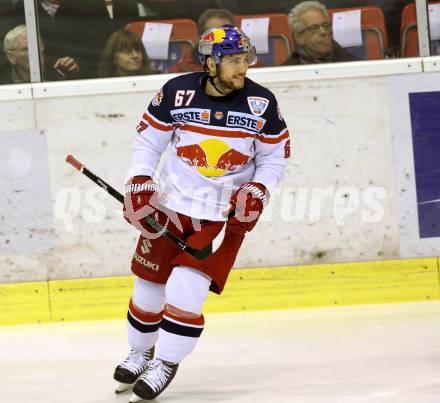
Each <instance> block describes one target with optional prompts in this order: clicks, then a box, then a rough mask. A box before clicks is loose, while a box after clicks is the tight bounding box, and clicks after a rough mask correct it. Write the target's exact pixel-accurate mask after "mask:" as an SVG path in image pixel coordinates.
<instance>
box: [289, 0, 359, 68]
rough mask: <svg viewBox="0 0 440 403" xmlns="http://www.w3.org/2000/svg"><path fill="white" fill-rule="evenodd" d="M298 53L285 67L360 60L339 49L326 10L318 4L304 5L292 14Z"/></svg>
mask: <svg viewBox="0 0 440 403" xmlns="http://www.w3.org/2000/svg"><path fill="white" fill-rule="evenodd" d="M289 23H290V26H291V28H292V31H293V35H294V37H295V42H296V50H295V51H294V52H293V53H292V55H291V56H290V57H289V59H287V60H286V62H284V63H283V65H296V64H313V63H333V62H348V61H355V60H359V59H358V58H357V57H356V56H354V55H352V54H351V53H349V52H348V51H347V50H345V49H344V48H343V47H342V46H340V45H339V44H338V43H337V42H336V41H335V40H334V39H333V34H332V22H331V20H330V18H329V16H328V13H327V9H326V8H325V6H324V5H323V4H321V3H320V2H318V1H303V2H302V3H300V4H298V5H297V6H295V7H294V8H293V9H292V10H291V11H290V13H289Z"/></svg>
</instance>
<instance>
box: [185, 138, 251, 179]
mask: <svg viewBox="0 0 440 403" xmlns="http://www.w3.org/2000/svg"><path fill="white" fill-rule="evenodd" d="M179 142H180V139H179V140H178V142H177V143H176V154H177V156H178V157H180V158H182V160H183V161H184V162H185V163H186V164H188V165H189V166H192V167H195V168H196V169H197V171H199V172H200V173H201V174H202V175H204V176H222V175H224V174H226V173H228V172H234V171H235V170H237V169H238V168H240V167H243V166H245V165H246V164H247V163H248V161H249V159H250V156H249V155H245V154H243V153H241V152H240V151H238V150H235V149H233V148H231V147H230V146H229V145H228V144H227V143H225V142H224V141H222V140H217V139H208V140H204V141H202V142H200V143H199V144H189V145H182V146H178V144H179Z"/></svg>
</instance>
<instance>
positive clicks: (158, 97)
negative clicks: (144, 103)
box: [151, 88, 163, 106]
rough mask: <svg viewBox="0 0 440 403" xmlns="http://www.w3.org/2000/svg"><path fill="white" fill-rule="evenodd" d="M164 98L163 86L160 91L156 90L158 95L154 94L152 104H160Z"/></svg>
mask: <svg viewBox="0 0 440 403" xmlns="http://www.w3.org/2000/svg"><path fill="white" fill-rule="evenodd" d="M162 99H163V91H162V88H161V89H160V90H159V91H157V92H156V95H155V96H154V98H153V101H151V104H152V105H153V106H159V105H160V103H161V102H162Z"/></svg>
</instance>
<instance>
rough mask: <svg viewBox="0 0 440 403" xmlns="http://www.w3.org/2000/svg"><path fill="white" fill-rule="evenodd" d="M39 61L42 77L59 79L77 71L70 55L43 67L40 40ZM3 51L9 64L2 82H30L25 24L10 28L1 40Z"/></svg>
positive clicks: (73, 74)
mask: <svg viewBox="0 0 440 403" xmlns="http://www.w3.org/2000/svg"><path fill="white" fill-rule="evenodd" d="M39 48H40V63H41V66H42V73H43V77H44V78H46V77H47V78H48V79H52V80H57V79H58V80H60V79H66V78H74V77H75V74H77V73H78V71H79V66H78V63H77V62H76V61H75V60H74V59H72V58H71V57H68V56H66V57H62V58H59V59H57V60H56V61H55V63H54V64H53V65H51V66H50V67H49V68H48V69H46V67H45V59H44V45H43V43H42V42H41V40H40V45H39ZM3 51H4V53H5V55H6V58H7V60H8V62H9V65H10V74H9V77H4V78H3V79H2V81H3V83H4V84H6V83H9V84H20V83H28V82H30V72H29V53H28V43H27V32H26V26H25V25H18V26H17V27H15V28H13V29H11V30H10V31H9V32H8V33H7V34H6V36H5V38H4V41H3Z"/></svg>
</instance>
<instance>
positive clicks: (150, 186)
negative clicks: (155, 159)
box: [124, 176, 158, 224]
mask: <svg viewBox="0 0 440 403" xmlns="http://www.w3.org/2000/svg"><path fill="white" fill-rule="evenodd" d="M157 190H158V185H157V184H156V183H154V181H153V180H152V179H151V177H150V176H134V177H133V178H131V179H130V180H129V181H128V183H127V185H126V189H125V198H124V218H125V219H126V220H127V221H128V222H129V223H130V224H134V223H135V222H142V219H143V218H145V217H146V216H147V215H151V214H152V213H154V211H155V210H156V208H155V206H157V203H158V201H157V193H156V191H157Z"/></svg>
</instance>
